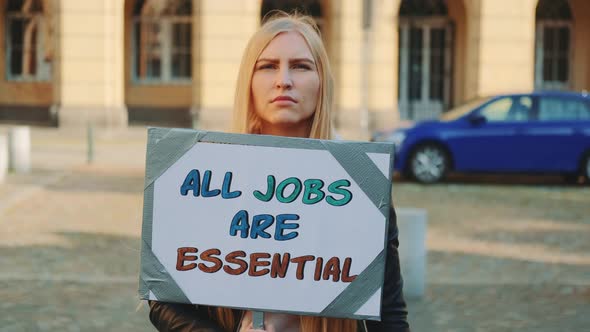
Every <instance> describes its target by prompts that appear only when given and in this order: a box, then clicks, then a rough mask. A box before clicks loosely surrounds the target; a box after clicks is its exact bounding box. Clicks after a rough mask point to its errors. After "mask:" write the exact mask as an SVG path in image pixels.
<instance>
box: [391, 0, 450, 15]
mask: <svg viewBox="0 0 590 332" xmlns="http://www.w3.org/2000/svg"><path fill="white" fill-rule="evenodd" d="M447 15H448V11H447V5H446V4H445V1H443V0H402V3H401V4H400V8H399V16H407V17H424V16H447Z"/></svg>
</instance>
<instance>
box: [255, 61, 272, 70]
mask: <svg viewBox="0 0 590 332" xmlns="http://www.w3.org/2000/svg"><path fill="white" fill-rule="evenodd" d="M274 68H275V65H274V64H272V63H266V64H262V65H260V66H258V68H257V69H258V70H263V69H274Z"/></svg>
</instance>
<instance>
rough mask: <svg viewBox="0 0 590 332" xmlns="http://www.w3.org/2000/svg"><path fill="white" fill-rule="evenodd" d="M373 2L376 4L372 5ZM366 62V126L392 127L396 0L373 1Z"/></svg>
mask: <svg viewBox="0 0 590 332" xmlns="http://www.w3.org/2000/svg"><path fill="white" fill-rule="evenodd" d="M375 2H376V3H377V4H375ZM373 3H374V6H375V8H374V9H373V27H372V32H371V43H370V44H371V60H370V63H369V68H370V80H369V110H370V114H371V122H370V129H371V131H372V130H376V129H383V128H391V127H393V126H395V124H396V122H397V121H399V113H398V109H397V101H398V92H397V91H398V88H397V85H398V76H399V75H398V70H399V68H398V56H399V54H398V49H399V47H398V44H399V42H398V33H397V32H398V12H399V4H400V1H399V0H394V1H375V0H373Z"/></svg>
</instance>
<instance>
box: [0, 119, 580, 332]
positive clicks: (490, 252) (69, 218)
mask: <svg viewBox="0 0 590 332" xmlns="http://www.w3.org/2000/svg"><path fill="white" fill-rule="evenodd" d="M4 129H5V127H2V126H0V132H2V130H4ZM145 134H146V132H145V129H140V128H132V129H130V130H126V131H121V132H100V131H99V132H98V133H97V136H96V137H97V138H96V161H95V162H94V163H93V164H91V165H88V164H87V163H86V141H85V139H86V136H85V133H73V132H63V131H59V130H55V129H49V128H46V129H42V128H36V129H34V130H33V133H32V148H33V172H32V173H31V174H28V175H16V174H11V175H10V176H9V177H8V181H7V182H6V183H4V184H0V267H1V268H0V299H2V301H0V332H5V331H7V332H8V331H9V332H12V331H15V332H20V331H153V328H152V327H151V324H150V323H149V321H148V319H147V310H146V308H145V307H141V306H140V307H139V309H137V308H138V304H139V301H138V299H137V291H136V289H137V276H138V268H139V244H140V240H139V237H140V229H141V207H142V200H143V196H142V193H143V191H142V188H143V172H144V162H145V138H146V135H145ZM589 197H590V188H588V187H586V188H582V187H572V186H570V187H567V186H566V187H563V186H560V185H549V186H539V185H514V184H504V185H492V184H488V185H477V184H442V185H437V186H419V185H415V184H410V183H396V184H395V189H394V199H395V202H396V204H397V205H398V206H415V207H423V208H426V209H427V210H428V212H429V226H428V239H427V241H428V243H427V245H428V250H429V252H428V285H427V294H426V296H425V297H424V298H423V299H409V300H408V302H409V309H410V320H411V323H412V327H413V331H425V332H428V331H494V332H495V331H514V330H518V331H531V332H532V331H535V332H550V331H586V330H587V329H588V326H590V241H588V239H589V238H590V204H589V200H590V199H589ZM401 240H402V241H403V235H402V238H401Z"/></svg>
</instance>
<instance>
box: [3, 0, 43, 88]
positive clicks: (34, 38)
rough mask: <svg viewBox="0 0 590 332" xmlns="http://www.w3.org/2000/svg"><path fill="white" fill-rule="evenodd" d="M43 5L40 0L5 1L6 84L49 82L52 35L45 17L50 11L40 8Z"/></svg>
mask: <svg viewBox="0 0 590 332" xmlns="http://www.w3.org/2000/svg"><path fill="white" fill-rule="evenodd" d="M43 3H44V2H43V1H41V0H9V1H8V4H7V6H6V32H5V33H6V46H7V47H6V60H7V61H6V63H7V67H8V68H7V71H6V72H7V78H8V79H9V80H19V81H20V80H22V81H47V80H49V79H50V78H51V60H52V50H53V48H52V45H53V34H52V33H51V22H50V20H49V19H48V17H47V16H48V12H49V8H43ZM45 3H49V2H45Z"/></svg>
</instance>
